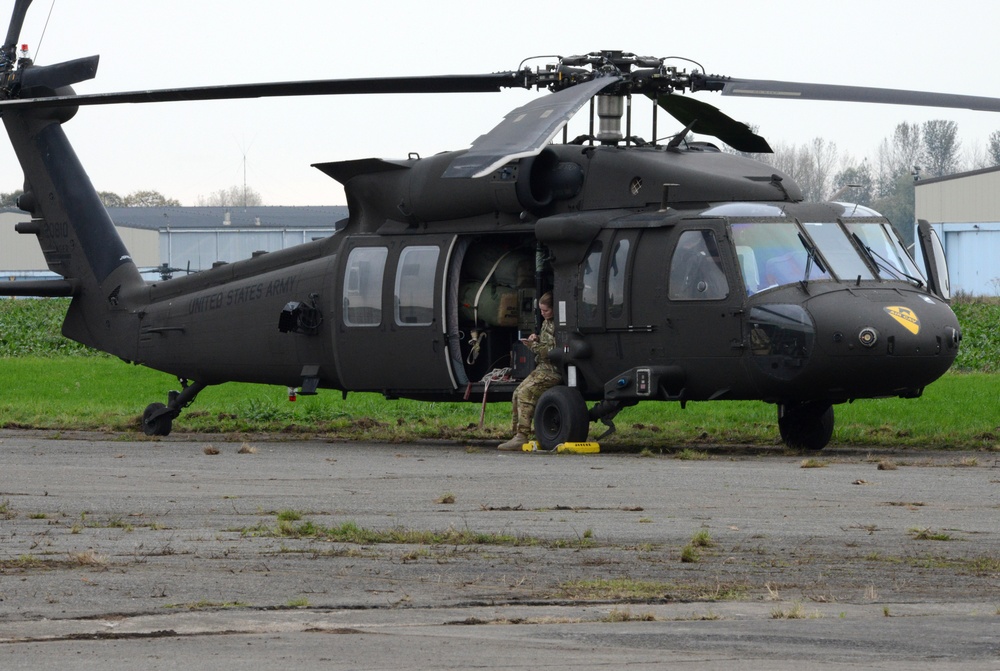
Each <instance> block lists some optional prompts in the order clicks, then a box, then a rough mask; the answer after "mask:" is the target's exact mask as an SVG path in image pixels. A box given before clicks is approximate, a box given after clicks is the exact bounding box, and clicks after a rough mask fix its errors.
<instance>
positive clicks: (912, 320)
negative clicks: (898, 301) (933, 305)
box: [884, 305, 920, 335]
mask: <svg viewBox="0 0 1000 671" xmlns="http://www.w3.org/2000/svg"><path fill="white" fill-rule="evenodd" d="M884 310H885V311H886V313H888V315H889V316H890V317H892V318H893V319H895V320H896V321H897V322H899V323H900V324H902V325H903V328H905V329H906V330H907V331H909V332H910V333H912V334H913V335H917V334H918V333H920V318H919V317H917V314H916V313H915V312H914V311H913V310H911V309H910V308H904V307H903V306H901V305H890V306H888V307H886V308H884Z"/></svg>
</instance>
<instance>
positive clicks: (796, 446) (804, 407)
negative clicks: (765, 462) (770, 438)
mask: <svg viewBox="0 0 1000 671" xmlns="http://www.w3.org/2000/svg"><path fill="white" fill-rule="evenodd" d="M778 431H779V432H780V433H781V440H783V441H784V443H785V445H787V446H788V447H790V448H792V449H793V450H822V449H823V448H824V447H826V445H827V443H829V442H830V438H831V437H832V436H833V406H832V405H830V404H829V403H825V402H822V401H808V402H806V403H782V404H780V405H778Z"/></svg>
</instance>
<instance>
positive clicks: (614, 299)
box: [608, 239, 629, 319]
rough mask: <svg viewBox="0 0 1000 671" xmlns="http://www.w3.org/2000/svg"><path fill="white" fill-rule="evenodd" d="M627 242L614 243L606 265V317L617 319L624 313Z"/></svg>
mask: <svg viewBox="0 0 1000 671" xmlns="http://www.w3.org/2000/svg"><path fill="white" fill-rule="evenodd" d="M628 248H629V242H628V240H624V239H623V240H619V241H618V242H616V243H615V250H614V253H613V254H612V255H611V260H610V262H609V264H608V316H610V317H611V318H612V319H618V318H620V317H621V316H622V314H623V313H624V312H625V270H626V267H627V266H628Z"/></svg>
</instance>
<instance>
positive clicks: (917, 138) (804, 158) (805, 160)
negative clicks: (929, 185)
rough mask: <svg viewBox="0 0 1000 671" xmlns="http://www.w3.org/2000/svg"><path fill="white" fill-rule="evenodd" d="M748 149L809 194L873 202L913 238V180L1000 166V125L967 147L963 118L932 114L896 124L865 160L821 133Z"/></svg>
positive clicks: (818, 197) (812, 197) (818, 198)
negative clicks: (981, 142) (770, 148)
mask: <svg viewBox="0 0 1000 671" xmlns="http://www.w3.org/2000/svg"><path fill="white" fill-rule="evenodd" d="M727 151H732V150H727ZM733 153H740V154H743V153H742V152H733ZM743 155H745V156H750V157H752V158H755V159H757V160H759V161H763V162H764V163H767V164H769V165H772V166H774V167H775V168H777V169H778V170H781V171H782V172H785V173H787V174H788V175H789V176H791V177H792V178H793V179H794V180H795V181H796V182H797V183H798V185H799V186H800V187H801V188H802V192H803V196H804V197H805V199H806V200H811V201H823V200H840V201H846V202H851V203H857V204H859V205H864V206H866V207H871V208H872V209H874V210H876V211H878V212H880V213H881V214H883V215H885V216H886V217H887V218H888V219H889V221H891V222H893V224H895V225H896V227H897V228H898V229H900V232H901V233H902V234H903V236H904V238H906V239H907V243H910V242H912V239H910V238H911V237H912V231H911V230H910V228H911V227H910V226H909V224H910V223H912V222H913V220H914V198H915V196H914V184H915V183H916V182H917V181H919V180H921V179H929V178H931V177H944V176H946V175H953V174H955V173H958V172H964V171H967V170H978V169H981V168H989V167H993V166H1000V131H994V132H993V133H991V134H990V136H989V138H988V139H987V143H986V146H985V149H984V148H983V147H981V146H973V147H972V148H971V149H970V150H967V151H965V152H963V151H962V147H961V142H960V141H959V139H958V124H957V123H955V122H954V121H947V120H944V119H932V120H930V121H925V122H924V123H922V124H919V123H909V122H902V123H900V124H897V126H896V127H895V128H894V129H893V131H892V133H891V134H890V135H889V136H888V137H886V138H885V139H883V140H882V141H881V142H880V143H879V145H878V147H877V148H876V150H875V153H874V154H873V155H872V156H868V157H864V158H862V159H861V160H856V159H854V158H852V157H850V156H844V155H842V154H841V153H840V151H839V150H838V148H837V145H836V144H835V143H833V142H829V141H827V140H824V139H823V138H819V137H817V138H814V139H813V140H812V141H811V142H807V143H805V144H802V145H786V144H780V143H779V144H776V146H775V147H774V153H773V154H743Z"/></svg>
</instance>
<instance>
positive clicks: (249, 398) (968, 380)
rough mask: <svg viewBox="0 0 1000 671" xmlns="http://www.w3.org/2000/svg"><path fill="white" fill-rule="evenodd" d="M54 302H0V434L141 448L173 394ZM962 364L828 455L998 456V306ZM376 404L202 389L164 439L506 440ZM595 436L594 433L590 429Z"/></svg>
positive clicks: (653, 433)
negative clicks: (67, 331)
mask: <svg viewBox="0 0 1000 671" xmlns="http://www.w3.org/2000/svg"><path fill="white" fill-rule="evenodd" d="M64 311H65V301H57V300H52V301H0V427H3V428H39V429H46V430H52V431H64V430H74V429H92V430H107V431H119V432H120V431H126V432H135V433H137V434H141V430H140V427H139V416H140V414H141V412H142V410H143V408H145V407H146V405H148V404H149V403H151V402H153V401H161V402H162V401H164V400H165V399H166V391H167V390H169V389H173V388H176V387H177V381H176V380H175V379H174V378H172V377H171V376H169V375H167V374H165V373H159V372H156V371H152V370H149V369H146V368H143V367H140V366H132V365H128V364H125V363H123V362H121V361H119V360H118V359H115V358H112V357H108V356H106V355H102V354H99V353H96V354H95V353H93V352H91V351H89V350H87V349H86V348H83V347H82V346H79V345H77V344H75V343H72V342H70V341H68V340H66V339H64V338H62V337H61V336H60V335H58V328H59V324H60V322H61V319H62V316H63V314H64ZM956 313H958V315H959V318H960V320H961V321H962V327H963V334H964V340H963V346H962V347H963V351H962V355H961V358H960V360H959V362H957V363H956V366H955V371H954V372H951V373H949V374H947V375H945V376H944V377H943V378H942V379H941V380H939V381H938V382H935V383H934V384H933V385H931V386H930V387H928V388H927V390H926V391H925V393H924V395H923V397H921V398H918V399H876V400H864V401H858V402H856V403H853V404H844V405H838V406H836V408H835V412H836V416H837V422H836V430H835V432H834V436H833V441H832V445H838V444H839V445H857V446H886V445H889V446H926V447H934V448H951V449H985V450H1000V373H997V372H996V371H1000V362H998V359H1000V357H998V352H997V350H998V349H1000V345H998V339H997V338H996V337H995V336H994V335H993V334H994V333H997V332H998V329H1000V306H998V305H997V304H996V302H964V303H960V304H958V305H956ZM474 400H475V401H477V402H475V403H421V402H416V401H407V400H398V401H387V400H385V399H383V398H382V397H381V396H379V395H377V394H361V393H352V394H349V395H348V397H347V399H342V398H341V394H340V393H339V392H329V391H327V392H323V391H321V392H320V394H319V395H317V396H312V397H308V396H306V397H303V396H300V397H299V399H298V401H296V402H295V403H290V402H288V400H287V396H286V391H285V389H284V388H278V387H266V386H260V385H248V384H238V383H230V384H225V385H221V386H218V387H209V388H208V389H206V390H205V391H203V392H202V393H201V394H200V395H199V396H198V399H197V401H196V402H195V403H194V405H192V406H191V407H190V408H188V409H187V410H185V411H184V412H183V413H182V414H181V416H180V417H179V418H178V419H177V420H175V422H174V430H175V431H195V432H207V433H220V434H234V435H239V434H246V433H257V432H273V433H283V434H289V435H296V436H303V435H305V436H322V437H327V438H331V439H356V440H361V439H369V440H389V441H394V440H395V441H408V440H415V439H445V440H452V441H457V442H470V443H472V442H476V441H481V440H493V439H496V438H499V437H501V436H505V435H506V433H507V431H508V428H509V422H510V416H509V413H510V406H509V404H508V403H490V404H487V406H486V412H485V416H484V422H483V426H482V427H480V426H479V421H480V403H479V402H478V401H480V400H481V399H474ZM616 424H617V426H618V432H617V433H616V434H615V436H614V437H612V438H609V439H608V440H607V441H606V443H607V444H619V445H628V446H630V447H636V448H650V449H664V450H669V449H674V448H678V449H682V448H684V447H688V446H693V445H698V444H705V443H725V444H735V445H778V444H779V443H780V441H779V438H778V429H777V421H776V412H775V408H774V406H772V405H768V404H765V403H757V402H716V403H691V404H689V405H688V407H687V408H686V409H683V410H682V409H681V408H680V406H679V405H678V404H676V403H654V402H647V403H641V404H639V405H638V406H636V407H635V408H628V409H626V410H624V411H623V412H622V413H621V414H620V415H619V416H618V418H617V419H616ZM594 429H595V431H602V430H603V427H602V425H595V426H594Z"/></svg>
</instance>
